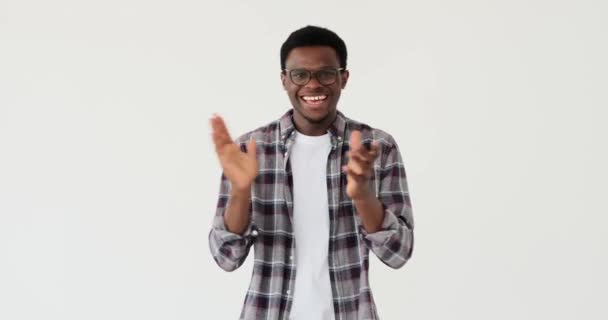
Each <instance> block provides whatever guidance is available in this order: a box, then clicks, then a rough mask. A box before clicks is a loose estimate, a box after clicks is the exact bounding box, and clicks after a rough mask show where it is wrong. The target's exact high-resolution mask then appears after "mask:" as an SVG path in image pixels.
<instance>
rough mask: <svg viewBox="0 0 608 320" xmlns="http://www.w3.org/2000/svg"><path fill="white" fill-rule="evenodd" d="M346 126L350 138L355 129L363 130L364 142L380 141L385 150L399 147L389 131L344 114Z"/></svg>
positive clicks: (346, 132) (347, 137)
mask: <svg viewBox="0 0 608 320" xmlns="http://www.w3.org/2000/svg"><path fill="white" fill-rule="evenodd" d="M344 119H345V122H346V126H345V136H346V137H345V138H346V139H349V140H350V135H351V133H352V132H353V131H355V130H357V131H360V132H361V137H362V141H363V143H371V142H372V141H378V142H379V143H380V146H381V148H382V149H383V150H390V149H394V148H397V142H396V141H395V139H394V138H393V136H392V135H391V134H390V133H388V132H387V131H385V130H383V129H379V128H375V127H372V126H370V125H368V124H367V123H365V122H362V121H358V120H354V119H351V118H348V117H346V116H344Z"/></svg>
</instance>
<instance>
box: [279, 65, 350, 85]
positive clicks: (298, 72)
mask: <svg viewBox="0 0 608 320" xmlns="http://www.w3.org/2000/svg"><path fill="white" fill-rule="evenodd" d="M342 70H344V68H339V69H332V68H325V69H321V70H318V71H315V72H312V71H310V70H306V69H283V71H285V72H287V73H288V74H289V80H291V82H293V84H295V85H298V86H303V85H306V84H307V83H308V82H310V79H312V77H313V76H314V77H315V79H317V81H318V82H319V83H320V84H322V85H324V86H327V85H330V84H334V83H335V82H336V80H337V79H338V73H339V72H340V71H342Z"/></svg>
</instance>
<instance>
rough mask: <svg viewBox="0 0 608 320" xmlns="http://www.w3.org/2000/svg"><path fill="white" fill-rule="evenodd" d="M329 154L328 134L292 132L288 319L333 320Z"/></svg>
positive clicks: (329, 142)
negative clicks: (293, 267)
mask: <svg viewBox="0 0 608 320" xmlns="http://www.w3.org/2000/svg"><path fill="white" fill-rule="evenodd" d="M330 151H331V141H330V137H329V133H327V134H325V135H322V136H306V135H303V134H301V133H300V132H296V138H295V143H294V145H293V146H292V147H291V154H290V155H289V159H290V160H289V161H290V163H291V170H292V174H293V202H294V204H293V228H294V234H295V243H296V253H295V255H296V257H295V259H296V280H295V288H294V289H293V290H294V293H293V303H292V308H291V312H290V317H289V319H290V320H311V319H315V320H316V319H319V320H334V308H333V300H332V291H331V283H330V279H329V268H328V262H327V252H328V245H329V207H328V204H327V201H328V199H327V157H328V156H329V152H330Z"/></svg>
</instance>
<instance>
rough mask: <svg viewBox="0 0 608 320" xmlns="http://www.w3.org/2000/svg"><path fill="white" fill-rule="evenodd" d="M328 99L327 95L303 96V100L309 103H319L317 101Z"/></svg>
mask: <svg viewBox="0 0 608 320" xmlns="http://www.w3.org/2000/svg"><path fill="white" fill-rule="evenodd" d="M326 98H327V96H326V95H322V96H303V97H302V99H304V100H307V101H317V100H325V99H326Z"/></svg>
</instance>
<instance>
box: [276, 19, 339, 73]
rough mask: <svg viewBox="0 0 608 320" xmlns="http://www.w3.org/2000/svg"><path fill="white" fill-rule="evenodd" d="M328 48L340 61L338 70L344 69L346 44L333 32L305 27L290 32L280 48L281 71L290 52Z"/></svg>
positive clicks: (314, 27)
mask: <svg viewBox="0 0 608 320" xmlns="http://www.w3.org/2000/svg"><path fill="white" fill-rule="evenodd" d="M311 46H328V47H331V48H333V49H334V50H335V51H336V54H337V55H338V59H339V60H340V68H346V44H345V43H344V40H342V39H341V38H340V37H339V36H338V35H337V34H336V33H335V32H333V31H331V30H329V29H326V28H321V27H316V26H306V27H304V28H300V29H298V30H296V31H294V32H292V33H291V34H290V35H289V37H287V40H285V42H283V45H282V46H281V70H284V69H285V61H286V60H287V56H288V55H289V52H291V50H293V49H295V48H298V47H311Z"/></svg>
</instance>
